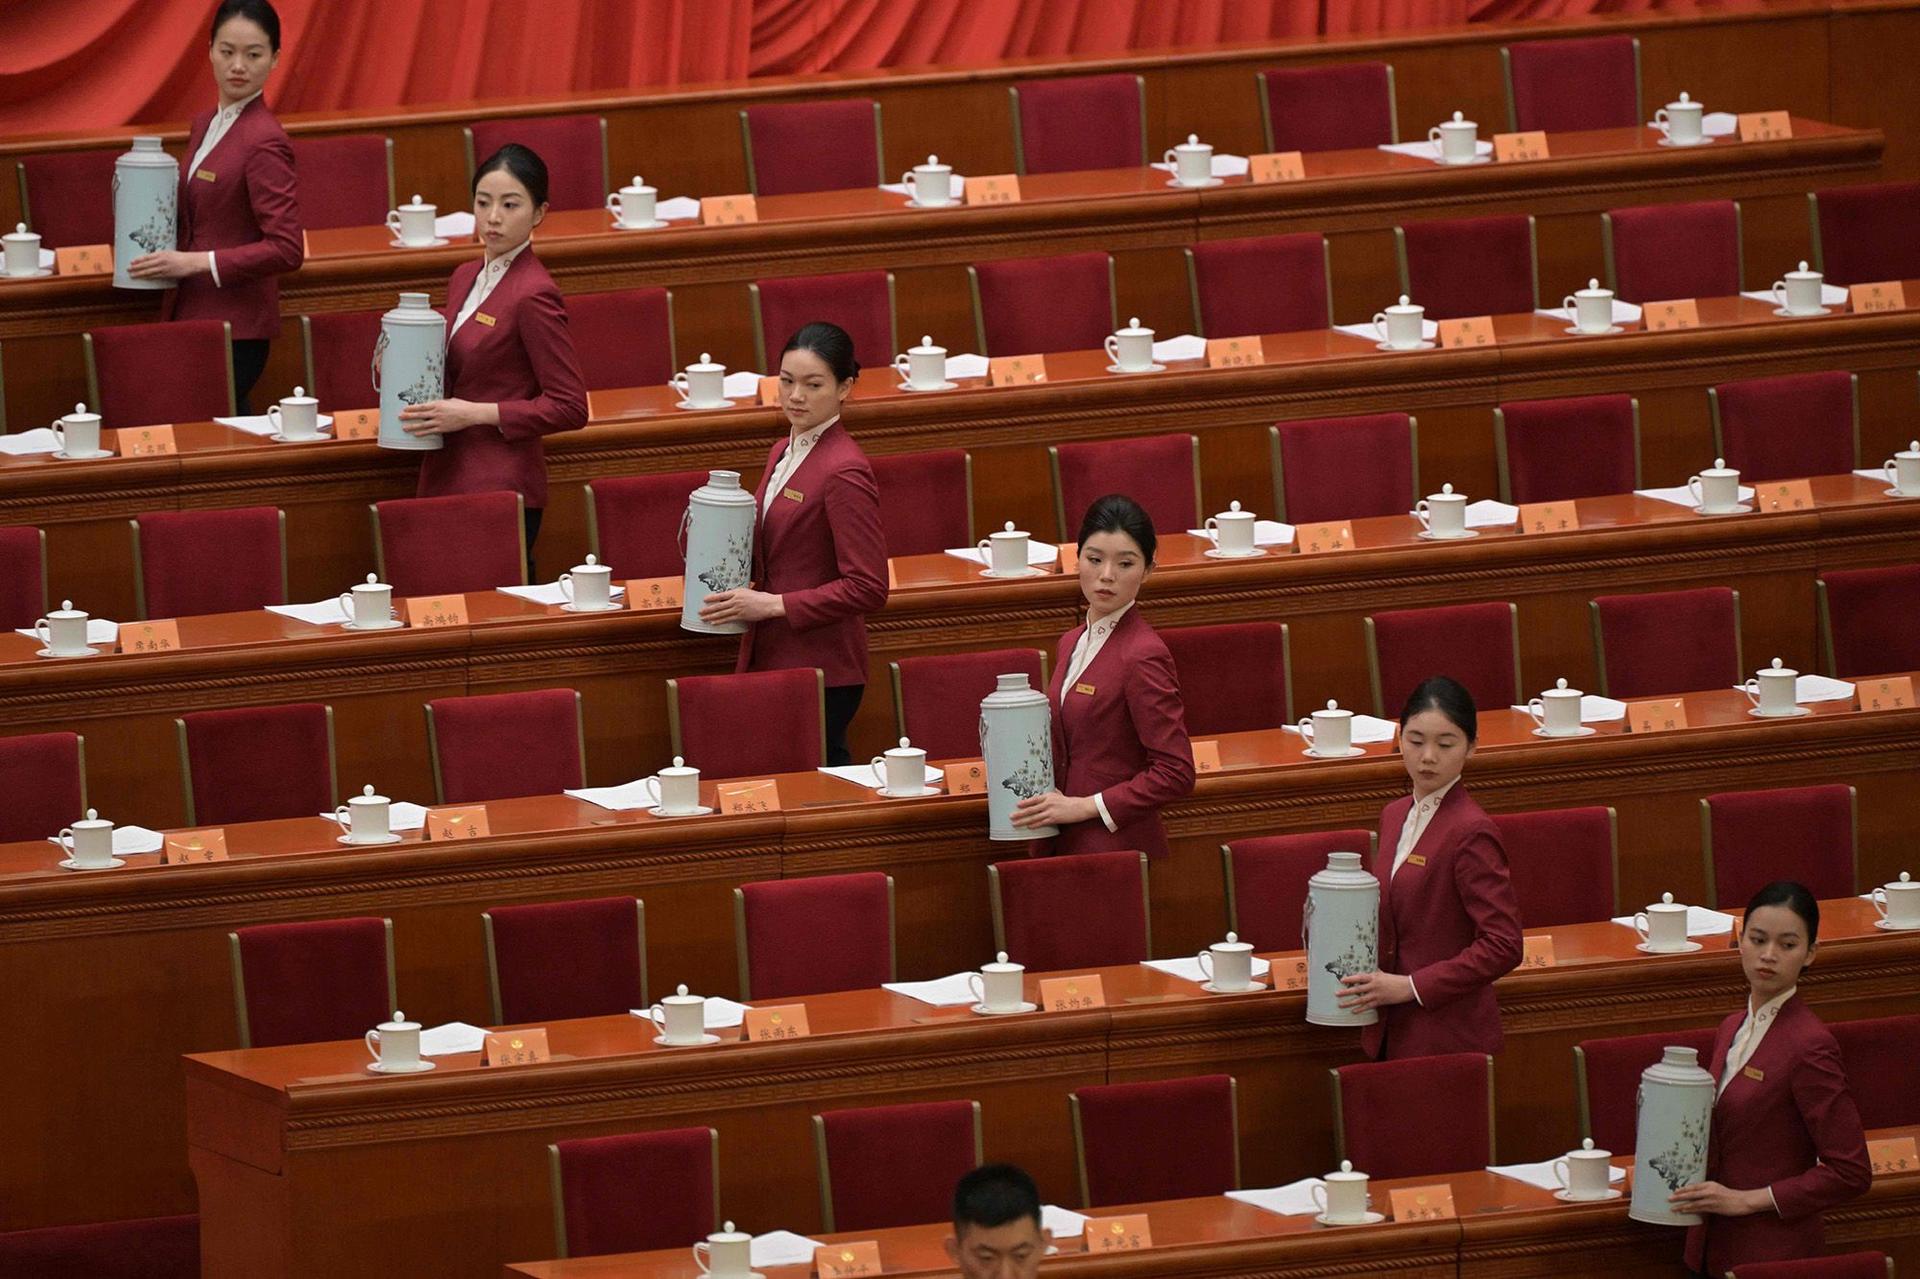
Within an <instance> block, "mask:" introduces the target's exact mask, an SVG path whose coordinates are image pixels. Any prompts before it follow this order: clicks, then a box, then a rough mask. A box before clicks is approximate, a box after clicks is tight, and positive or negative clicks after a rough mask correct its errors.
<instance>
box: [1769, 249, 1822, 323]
mask: <svg viewBox="0 0 1920 1279" xmlns="http://www.w3.org/2000/svg"><path fill="white" fill-rule="evenodd" d="M1823 278H1824V277H1822V276H1821V274H1820V273H1819V272H1818V271H1810V270H1808V269H1807V264H1806V263H1805V262H1802V263H1801V264H1800V269H1799V270H1797V271H1789V272H1787V273H1786V275H1784V276H1782V277H1781V278H1780V279H1778V280H1775V281H1774V282H1773V289H1772V292H1773V304H1774V305H1775V306H1777V307H1779V308H1780V309H1781V310H1782V311H1785V312H1786V313H1787V314H1789V315H1825V314H1826V313H1827V308H1826V307H1825V306H1823V305H1822V304H1821V302H1820V282H1821V280H1822V279H1823Z"/></svg>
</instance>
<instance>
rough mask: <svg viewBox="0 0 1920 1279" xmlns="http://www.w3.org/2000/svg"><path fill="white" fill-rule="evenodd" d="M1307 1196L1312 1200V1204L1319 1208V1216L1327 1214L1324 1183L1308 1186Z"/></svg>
mask: <svg viewBox="0 0 1920 1279" xmlns="http://www.w3.org/2000/svg"><path fill="white" fill-rule="evenodd" d="M1307 1198H1309V1199H1311V1200H1313V1206H1314V1207H1316V1208H1318V1209H1319V1210H1320V1215H1321V1216H1323V1217H1324V1216H1326V1215H1327V1188H1326V1186H1324V1185H1319V1186H1308V1187H1307Z"/></svg>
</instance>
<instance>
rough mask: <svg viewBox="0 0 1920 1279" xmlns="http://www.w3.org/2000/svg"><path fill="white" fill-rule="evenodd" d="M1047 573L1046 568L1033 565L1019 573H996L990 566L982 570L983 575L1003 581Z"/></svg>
mask: <svg viewBox="0 0 1920 1279" xmlns="http://www.w3.org/2000/svg"><path fill="white" fill-rule="evenodd" d="M1046 575H1047V570H1046V569H1043V568H1032V567H1028V568H1026V569H1023V570H1021V571H1020V572H1018V573H996V572H994V571H993V570H992V569H990V568H983V569H981V570H980V576H981V577H990V578H993V579H994V580H996V581H1001V582H1012V581H1017V580H1018V579H1020V578H1023V577H1045V576H1046Z"/></svg>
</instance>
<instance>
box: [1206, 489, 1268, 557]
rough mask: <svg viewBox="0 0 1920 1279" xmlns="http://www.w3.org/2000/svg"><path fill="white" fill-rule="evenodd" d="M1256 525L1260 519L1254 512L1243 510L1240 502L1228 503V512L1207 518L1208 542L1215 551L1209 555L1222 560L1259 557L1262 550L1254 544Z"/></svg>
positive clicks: (1209, 552)
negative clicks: (1248, 556) (1249, 556)
mask: <svg viewBox="0 0 1920 1279" xmlns="http://www.w3.org/2000/svg"><path fill="white" fill-rule="evenodd" d="M1256 523H1258V518H1257V517H1256V516H1255V515H1254V513H1253V512H1252V511H1243V510H1241V509H1240V503H1238V502H1229V503H1227V509H1226V510H1224V511H1222V512H1220V513H1219V514H1218V515H1209V516H1207V522H1206V524H1205V526H1204V527H1205V528H1206V532H1207V540H1208V541H1210V542H1212V543H1213V549H1212V550H1211V551H1208V552H1207V554H1209V555H1213V556H1217V557H1219V558H1221V559H1231V558H1235V557H1238V556H1246V555H1258V554H1259V553H1260V548H1259V547H1258V546H1255V545H1254V543H1253V528H1254V525H1255V524H1256Z"/></svg>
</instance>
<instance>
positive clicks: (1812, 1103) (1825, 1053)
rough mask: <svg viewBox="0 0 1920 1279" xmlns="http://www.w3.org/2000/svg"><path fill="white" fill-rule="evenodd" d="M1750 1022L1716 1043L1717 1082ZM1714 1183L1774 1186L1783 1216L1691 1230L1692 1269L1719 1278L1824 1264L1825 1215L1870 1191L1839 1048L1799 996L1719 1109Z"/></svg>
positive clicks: (1734, 1023) (1739, 1018)
mask: <svg viewBox="0 0 1920 1279" xmlns="http://www.w3.org/2000/svg"><path fill="white" fill-rule="evenodd" d="M1746 1017H1747V1014H1746V1012H1745V1011H1744V1010H1743V1011H1741V1012H1737V1013H1735V1014H1734V1015H1733V1016H1731V1017H1729V1018H1727V1019H1726V1020H1725V1021H1723V1022H1721V1023H1720V1030H1719V1032H1718V1033H1717V1034H1715V1035H1714V1037H1713V1053H1712V1055H1711V1056H1710V1057H1709V1058H1708V1060H1707V1069H1708V1071H1709V1072H1711V1073H1712V1075H1713V1077H1714V1079H1715V1081H1716V1082H1717V1081H1718V1080H1719V1078H1720V1073H1721V1071H1722V1070H1724V1069H1725V1068H1726V1064H1727V1053H1728V1052H1729V1051H1730V1050H1731V1049H1732V1047H1733V1037H1734V1035H1735V1034H1737V1033H1739V1030H1740V1023H1741V1022H1743V1021H1745V1020H1746ZM1755 1076H1758V1078H1755ZM1707 1180H1708V1181H1717V1182H1719V1183H1720V1184H1721V1185H1723V1186H1726V1187H1727V1188H1729V1189H1731V1190H1758V1189H1760V1188H1761V1187H1762V1186H1771V1187H1772V1188H1773V1202H1774V1205H1775V1207H1777V1208H1778V1209H1779V1211H1778V1212H1777V1213H1775V1212H1768V1211H1761V1212H1758V1213H1754V1214H1753V1215H1751V1216H1746V1217H1711V1216H1710V1217H1708V1218H1707V1219H1706V1223H1705V1224H1704V1225H1699V1226H1694V1227H1692V1228H1691V1229H1689V1230H1688V1231H1687V1265H1689V1266H1691V1267H1692V1268H1693V1269H1695V1270H1704V1271H1706V1272H1707V1273H1708V1274H1712V1275H1721V1274H1725V1273H1726V1272H1727V1271H1728V1270H1729V1269H1731V1268H1732V1267H1734V1266H1739V1265H1744V1264H1746V1263H1747V1262H1750V1261H1798V1260H1800V1259H1802V1258H1805V1257H1817V1256H1820V1255H1821V1254H1822V1253H1823V1252H1824V1251H1825V1250H1826V1239H1825V1234H1824V1232H1823V1231H1822V1230H1821V1228H1820V1214H1821V1213H1823V1212H1825V1211H1826V1210H1827V1209H1829V1208H1832V1207H1834V1206H1835V1205H1837V1204H1842V1203H1845V1202H1846V1201H1847V1200H1849V1199H1852V1198H1855V1197H1856V1196H1858V1195H1860V1194H1861V1193H1863V1192H1864V1191H1865V1190H1866V1189H1867V1187H1868V1186H1869V1185H1871V1184H1872V1182H1873V1168H1872V1165H1871V1164H1869V1163H1868V1162H1867V1138H1866V1134H1865V1133H1863V1132H1862V1131H1861V1129H1860V1111H1859V1110H1858V1109H1857V1108H1856V1107H1855V1106H1854V1104H1853V1096H1852V1094H1851V1093H1849V1092H1848V1091H1847V1077H1846V1073H1845V1071H1844V1070H1843V1069H1842V1067H1841V1063H1840V1047H1839V1045H1838V1044H1836V1043H1835V1042H1834V1039H1833V1032H1831V1031H1829V1030H1828V1029H1827V1028H1826V1026H1825V1025H1824V1024H1823V1023H1822V1022H1821V1020H1820V1018H1819V1017H1818V1016H1817V1015H1816V1014H1815V1013H1814V1011H1813V1010H1812V1009H1811V1008H1808V1007H1807V1005H1806V1003H1805V1001H1804V1000H1802V999H1801V998H1800V997H1799V996H1798V995H1795V996H1794V997H1793V998H1791V999H1789V1000H1787V1002H1786V1003H1784V1004H1782V1005H1780V1011H1779V1013H1778V1015H1777V1016H1776V1017H1775V1018H1774V1022H1773V1025H1772V1026H1770V1027H1768V1028H1767V1036H1766V1038H1765V1039H1762V1040H1761V1041H1760V1047H1759V1048H1757V1049H1755V1050H1754V1054H1753V1057H1752V1058H1751V1059H1750V1060H1749V1061H1748V1062H1747V1064H1746V1066H1745V1067H1744V1068H1743V1069H1742V1070H1741V1071H1740V1073H1739V1074H1737V1075H1735V1076H1734V1077H1733V1080H1732V1082H1730V1083H1729V1084H1728V1085H1727V1087H1726V1090H1725V1091H1724V1092H1722V1093H1721V1094H1720V1098H1719V1100H1718V1101H1716V1102H1715V1103H1714V1107H1713V1128H1712V1130H1711V1132H1710V1133H1709V1135H1708V1138H1707Z"/></svg>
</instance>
